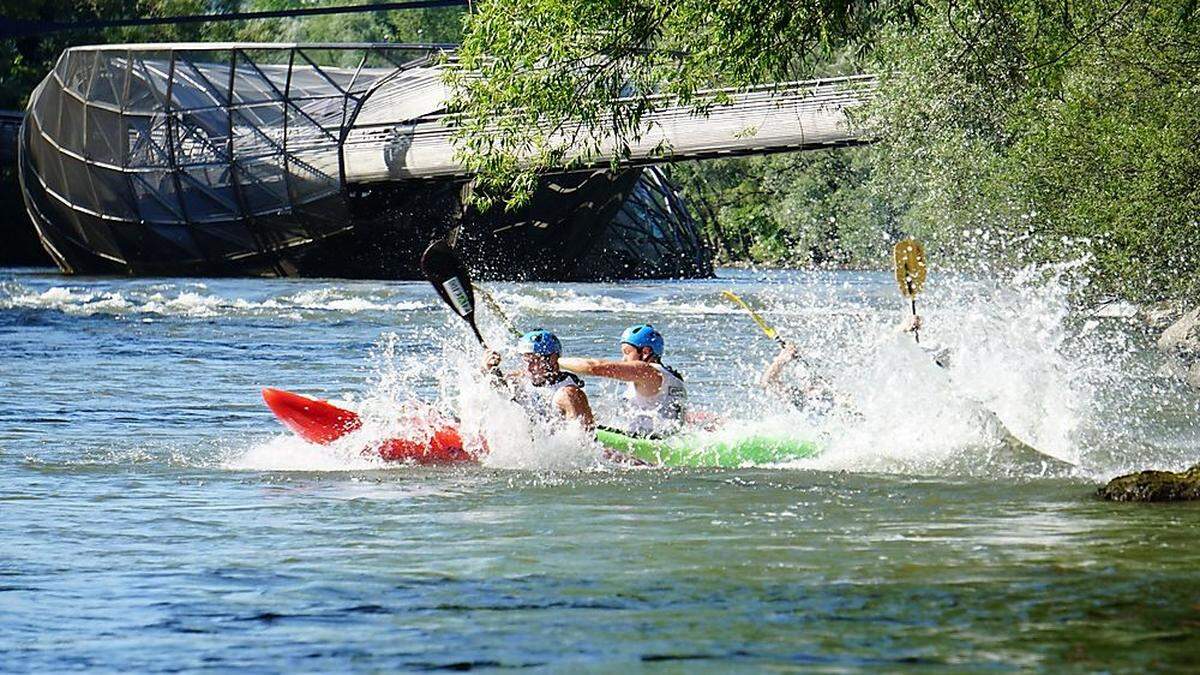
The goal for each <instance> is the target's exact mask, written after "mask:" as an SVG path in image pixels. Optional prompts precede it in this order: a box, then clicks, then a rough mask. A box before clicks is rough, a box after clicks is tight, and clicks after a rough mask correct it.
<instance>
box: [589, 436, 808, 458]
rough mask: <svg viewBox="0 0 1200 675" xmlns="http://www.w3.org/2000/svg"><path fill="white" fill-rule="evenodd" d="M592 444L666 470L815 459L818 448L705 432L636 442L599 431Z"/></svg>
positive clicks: (801, 442)
mask: <svg viewBox="0 0 1200 675" xmlns="http://www.w3.org/2000/svg"><path fill="white" fill-rule="evenodd" d="M596 440H598V441H600V443H602V444H603V445H604V446H605V447H607V448H610V449H612V450H616V451H617V452H621V453H624V454H627V455H629V456H631V457H636V458H638V459H640V460H642V461H645V462H649V463H651V464H662V465H666V466H708V467H713V466H717V467H738V466H745V465H747V464H777V463H779V462H786V461H792V460H797V459H805V458H808V457H814V456H816V455H817V454H818V453H819V452H820V451H821V449H820V446H818V445H817V444H816V443H813V442H811V441H805V440H798V439H792V438H776V437H770V436H761V435H755V436H745V437H742V438H738V439H734V440H718V439H715V438H714V436H713V434H711V433H707V432H698V433H686V432H685V433H680V434H675V435H673V436H669V437H667V438H656V439H655V438H638V437H636V436H629V435H627V434H624V433H622V432H620V431H619V430H616V429H608V428H604V427H601V428H599V429H597V430H596Z"/></svg>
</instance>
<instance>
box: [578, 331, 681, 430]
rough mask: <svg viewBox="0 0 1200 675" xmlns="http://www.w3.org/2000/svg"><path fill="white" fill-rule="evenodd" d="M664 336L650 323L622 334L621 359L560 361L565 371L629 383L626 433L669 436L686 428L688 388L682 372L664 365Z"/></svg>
mask: <svg viewBox="0 0 1200 675" xmlns="http://www.w3.org/2000/svg"><path fill="white" fill-rule="evenodd" d="M664 344H665V341H664V340H663V336H662V334H661V333H659V332H658V331H657V330H655V329H654V327H653V326H651V325H650V324H639V325H637V326H630V327H629V328H626V329H625V332H624V333H622V334H621V359H620V360H619V361H617V360H607V359H581V358H565V359H560V360H559V362H558V364H559V367H561V368H562V369H563V370H567V371H570V372H572V373H575V374H577V375H594V376H596V377H607V378H609V379H613V380H620V381H622V382H627V383H629V386H628V387H626V390H625V413H626V417H627V422H626V423H627V425H628V426H627V429H626V430H627V431H628V433H630V434H631V435H635V436H646V437H653V436H666V435H670V434H672V433H674V432H676V431H678V430H679V429H680V427H682V426H683V423H684V420H685V417H686V415H687V407H688V405H687V387H686V386H685V385H684V383H683V375H680V374H679V371H677V370H675V369H674V368H671V367H670V366H667V365H664V364H663V362H662V355H663V347H664Z"/></svg>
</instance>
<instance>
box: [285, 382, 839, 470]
mask: <svg viewBox="0 0 1200 675" xmlns="http://www.w3.org/2000/svg"><path fill="white" fill-rule="evenodd" d="M262 396H263V401H265V402H266V404H267V407H268V408H270V409H271V412H273V413H275V416H276V417H277V418H279V421H280V422H282V423H283V425H284V426H286V427H287V428H288V429H291V430H292V431H293V432H295V433H296V435H297V436H300V437H301V438H303V439H304V440H306V441H308V442H310V443H317V444H320V445H328V444H330V443H333V442H335V441H337V440H339V439H341V438H343V437H345V436H347V435H349V434H351V433H353V432H355V431H358V430H359V429H361V428H362V426H363V424H362V419H361V418H360V417H359V415H358V413H355V412H354V411H352V410H346V409H345V408H341V407H338V406H336V405H333V404H332V403H329V402H328V401H322V400H320V399H315V398H309V397H307V396H302V395H300V394H296V393H293V392H290V391H284V390H282V389H274V388H270V387H268V388H266V389H263V391H262ZM400 426H401V427H403V428H406V429H413V430H414V434H413V436H412V437H408V438H391V439H387V440H384V441H380V442H375V443H371V444H370V445H369V446H368V447H367V448H365V449H364V450H363V452H364V454H376V455H378V456H379V457H381V458H382V459H384V460H386V461H392V462H405V463H409V464H461V463H464V462H478V461H479V457H478V455H477V454H475V453H473V452H471V451H470V450H468V449H467V448H466V445H465V444H464V443H463V439H462V436H461V435H460V434H459V432H458V429H457V428H456V427H455V426H454V425H453V424H451V423H450V422H449V421H446V420H445V419H444V418H440V417H439V416H437V415H436V413H430V414H427V415H424V416H414V417H412V418H411V419H410V420H408V421H407V422H406V421H403V420H402V421H401V423H400ZM596 440H597V441H599V442H600V444H601V445H603V446H605V448H607V449H608V450H609V451H611V452H612V453H615V457H614V459H617V460H618V461H628V460H629V458H633V460H634V463H639V461H640V462H645V463H648V464H654V465H662V466H707V467H714V466H715V467H737V466H745V465H747V464H772V463H777V462H784V461H789V460H795V459H803V458H805V457H812V456H814V455H816V454H817V453H818V452H819V451H820V448H819V447H818V446H817V445H816V444H814V443H812V442H809V441H802V440H795V439H788V438H772V437H766V436H747V437H743V438H740V439H735V440H717V439H714V436H713V434H711V433H704V432H696V433H681V434H676V435H674V436H671V437H668V438H663V439H649V438H637V437H634V436H629V435H626V434H624V433H622V432H620V431H619V430H616V429H608V428H604V427H601V428H599V429H597V430H596Z"/></svg>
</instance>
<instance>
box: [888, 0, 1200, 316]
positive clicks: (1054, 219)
mask: <svg viewBox="0 0 1200 675" xmlns="http://www.w3.org/2000/svg"><path fill="white" fill-rule="evenodd" d="M945 7H946V5H942V6H939V7H931V8H930V9H929V15H928V16H926V15H922V16H920V17H919V20H918V26H919V28H917V29H911V28H910V29H903V30H901V29H889V30H888V31H887V32H886V34H885V35H884V37H883V38H882V39H881V40H880V47H879V49H877V50H876V51H875V52H873V53H872V55H871V58H872V61H871V65H872V67H873V68H874V69H876V70H877V71H878V72H879V73H880V74H881V76H882V87H881V95H880V97H879V99H878V102H877V105H876V106H875V110H874V113H875V116H876V117H875V120H874V126H875V127H876V128H877V129H879V130H880V131H881V132H882V134H883V139H884V141H885V142H884V143H883V145H882V146H881V148H882V149H883V154H882V155H881V160H882V162H883V165H882V166H881V168H882V169H883V170H882V171H880V175H885V176H888V180H889V182H890V183H891V185H892V188H893V190H894V194H896V195H897V196H898V197H899V198H900V200H901V203H902V208H903V212H904V213H903V216H902V218H901V220H900V223H901V227H902V228H903V229H905V230H907V231H910V232H913V233H917V234H921V235H924V236H927V237H928V238H929V239H931V240H933V241H934V242H936V243H940V244H942V246H941V249H942V250H943V251H946V252H947V253H949V252H951V251H953V250H955V248H957V250H958V251H961V252H963V253H965V254H968V255H972V256H976V257H983V256H986V257H988V258H993V259H994V258H1000V259H1008V260H1011V261H1014V262H1028V261H1058V260H1078V259H1083V260H1086V261H1088V262H1089V265H1088V266H1087V268H1086V269H1087V272H1088V273H1089V274H1090V276H1091V281H1092V284H1091V291H1092V292H1094V293H1096V294H1105V295H1120V296H1125V297H1133V298H1149V297H1163V296H1168V295H1172V296H1182V295H1194V294H1195V292H1196V291H1197V290H1200V246H1198V244H1200V233H1198V231H1197V227H1196V225H1197V219H1198V214H1200V203H1198V197H1197V195H1198V194H1200V190H1198V188H1200V155H1198V154H1197V147H1196V142H1195V139H1197V138H1200V90H1197V88H1196V86H1195V81H1194V77H1195V72H1196V66H1197V65H1198V64H1200V37H1198V36H1197V32H1196V26H1195V25H1194V24H1195V22H1194V21H1193V19H1192V18H1191V16H1190V14H1189V13H1190V12H1191V5H1190V3H1189V2H1188V1H1187V0H1180V1H1175V0H1162V1H1160V0H1143V1H1140V2H1133V1H1128V2H1124V3H1122V4H1117V3H1114V2H1081V3H1073V4H1072V5H1070V6H1068V7H1067V9H1064V6H1061V5H1050V4H1046V3H1039V2H1034V1H1032V0H1029V1H1022V2H1018V1H1010V2H1006V3H1004V4H1003V5H1001V6H1000V9H995V8H993V10H992V11H991V13H989V12H986V11H982V10H981V9H980V8H978V7H976V8H971V9H970V11H966V12H965V14H962V15H960V14H959V13H956V12H950V13H949V14H948V15H947V14H944V13H943V12H944V11H945ZM951 7H957V8H958V9H959V10H960V11H962V10H964V9H965V7H964V6H961V5H951ZM989 7H990V6H989ZM1064 11H1066V12H1067V13H1063V12H1064ZM947 16H948V17H949V18H945V17H947ZM964 35H969V36H971V38H970V39H964V37H963V36H964ZM982 237H987V241H981V238H982ZM964 242H967V243H971V244H972V245H970V246H963V245H962V244H963V243H964ZM956 243H957V244H958V245H957V247H955V246H954V245H955V244H956Z"/></svg>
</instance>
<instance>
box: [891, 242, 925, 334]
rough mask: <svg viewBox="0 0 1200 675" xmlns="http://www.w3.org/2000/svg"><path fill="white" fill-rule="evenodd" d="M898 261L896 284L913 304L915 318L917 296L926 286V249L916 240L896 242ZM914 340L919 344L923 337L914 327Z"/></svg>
mask: <svg viewBox="0 0 1200 675" xmlns="http://www.w3.org/2000/svg"><path fill="white" fill-rule="evenodd" d="M893 254H894V256H895V259H896V283H897V284H899V286H900V295H902V296H904V297H905V298H907V299H908V300H909V301H910V302H911V303H912V313H913V316H914V317H916V315H917V294H918V293H920V292H921V288H922V287H924V286H925V274H926V272H927V269H926V267H925V247H924V246H921V242H919V241H917V240H916V239H911V238H910V239H902V240H900V241H898V242H896V248H895V249H894V250H893ZM913 338H915V339H916V341H917V342H918V343H919V342H920V341H921V335H920V333H919V330H918V329H917V328H916V327H915V326H914V328H913Z"/></svg>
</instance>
